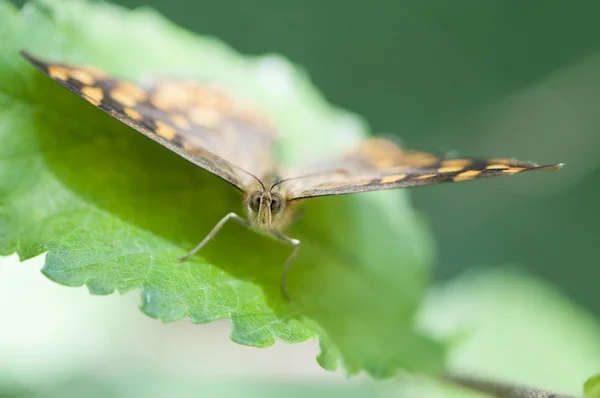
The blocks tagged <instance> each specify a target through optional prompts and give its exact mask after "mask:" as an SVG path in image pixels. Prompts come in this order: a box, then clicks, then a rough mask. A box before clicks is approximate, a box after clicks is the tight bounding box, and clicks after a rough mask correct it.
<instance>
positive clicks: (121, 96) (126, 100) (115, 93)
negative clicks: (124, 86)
mask: <svg viewBox="0 0 600 398" xmlns="http://www.w3.org/2000/svg"><path fill="white" fill-rule="evenodd" d="M110 96H111V98H112V99H114V100H115V101H117V102H118V103H120V104H121V105H124V106H129V107H132V106H135V105H136V104H137V101H136V99H135V98H133V97H131V96H129V95H127V93H124V92H123V91H120V90H118V89H116V90H112V91H111V92H110Z"/></svg>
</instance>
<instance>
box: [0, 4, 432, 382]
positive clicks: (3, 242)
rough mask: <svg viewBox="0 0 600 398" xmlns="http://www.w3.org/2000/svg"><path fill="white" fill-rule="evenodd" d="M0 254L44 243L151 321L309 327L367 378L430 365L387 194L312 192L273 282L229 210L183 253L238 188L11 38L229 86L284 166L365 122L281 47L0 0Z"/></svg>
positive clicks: (113, 66) (155, 22) (289, 334)
mask: <svg viewBox="0 0 600 398" xmlns="http://www.w3.org/2000/svg"><path fill="white" fill-rule="evenodd" d="M0 33H1V36H0V51H1V52H2V54H3V58H2V60H1V61H0V254H9V253H12V252H15V251H16V252H18V254H19V256H20V258H21V259H27V258H31V257H33V256H35V255H38V254H40V253H43V252H47V253H48V254H47V257H46V264H45V266H44V269H43V272H44V273H45V275H46V276H48V277H49V278H51V279H52V280H54V281H56V282H58V283H61V284H64V285H68V286H81V285H84V284H85V285H86V286H87V287H88V289H89V290H90V292H92V293H93V294H109V293H112V292H113V291H115V290H116V291H119V292H121V293H122V292H126V291H130V290H132V289H140V291H141V297H142V305H141V309H142V310H143V311H144V312H145V313H146V314H148V315H149V316H151V317H154V318H157V319H160V320H162V321H165V322H168V321H174V320H177V319H181V318H184V317H186V316H187V317H189V318H190V319H191V320H192V321H193V322H196V323H205V322H210V321H212V320H215V319H221V318H231V321H232V328H233V331H232V339H233V340H234V341H236V342H238V343H241V344H247V345H252V346H256V347H265V346H268V345H271V344H273V343H274V342H275V341H276V340H281V341H284V342H288V343H292V342H300V341H305V340H307V339H311V338H315V337H317V336H318V337H319V338H320V341H321V349H322V352H321V354H320V356H319V362H320V364H321V365H322V366H323V367H324V368H326V369H335V368H336V366H337V364H338V362H339V361H341V362H343V364H344V366H345V368H346V370H347V372H348V373H351V374H352V373H355V372H358V371H361V370H366V371H367V372H368V373H369V374H371V375H373V376H375V377H385V376H391V375H393V374H394V373H395V372H396V370H397V369H405V370H411V371H420V372H437V371H439V369H440V368H441V364H442V356H443V355H442V354H443V353H442V350H441V348H440V346H439V345H438V344H437V343H435V342H434V341H433V340H431V339H430V338H428V337H427V336H425V335H423V334H422V333H421V332H420V331H419V330H418V329H417V328H416V327H415V326H414V322H413V318H414V315H415V312H416V309H417V307H418V305H419V302H420V300H421V297H422V295H423V290H424V287H425V286H426V284H427V282H428V275H429V268H430V264H431V262H432V255H431V253H432V251H433V250H432V245H431V242H430V237H429V233H428V231H427V229H426V228H425V227H424V225H423V224H422V223H421V221H420V220H419V219H418V217H417V216H416V215H415V214H414V212H413V211H412V210H411V208H410V205H409V203H408V202H407V198H406V196H404V194H403V193H401V192H385V193H373V194H365V195H358V196H356V197H352V196H350V197H341V198H323V199H315V200H313V201H309V202H308V203H307V204H306V206H305V209H306V211H307V213H306V216H305V217H303V218H302V219H301V220H300V221H299V222H298V223H297V224H296V225H295V226H294V227H293V228H292V230H291V231H289V234H290V235H291V236H293V237H296V238H299V239H300V240H301V241H302V248H301V250H300V255H299V256H298V258H297V261H296V262H295V263H294V266H293V268H292V270H291V273H290V275H289V285H288V288H289V291H290V294H291V296H292V302H291V303H290V304H287V303H286V302H285V300H283V298H282V297H281V294H280V292H279V287H278V283H279V278H280V275H281V271H282V265H283V262H284V260H285V258H286V257H287V255H289V248H288V247H285V246H282V245H281V244H279V243H278V242H275V241H273V240H270V239H268V238H265V237H262V236H259V235H258V234H256V233H254V232H252V231H249V230H247V229H245V228H243V227H241V226H239V225H236V224H235V223H231V224H229V225H227V226H226V227H225V228H224V229H223V230H222V231H221V232H220V233H219V235H218V237H217V239H215V240H214V241H212V242H211V243H210V244H209V245H208V246H207V247H206V248H204V249H203V250H202V252H201V253H199V254H198V255H197V256H195V257H194V258H193V259H192V260H190V261H188V262H185V263H182V264H180V263H177V261H176V259H177V258H178V257H179V256H181V255H182V254H184V253H186V252H187V251H189V250H190V249H191V248H192V247H194V246H195V245H196V244H197V243H198V241H199V240H200V239H202V238H203V237H204V236H205V235H206V233H207V232H208V231H209V230H210V229H211V228H212V227H213V226H214V225H215V223H216V222H217V221H218V220H219V219H220V218H221V217H223V216H224V215H225V214H227V213H228V212H231V211H236V212H239V211H241V209H242V206H241V204H240V197H239V194H238V193H237V191H236V190H235V189H233V188H232V187H231V186H229V185H227V184H226V183H224V182H222V181H221V180H219V179H218V178H216V177H214V176H212V175H211V174H209V173H207V172H205V171H203V170H200V169H199V168H197V167H195V166H193V165H192V164H190V163H188V162H186V161H185V160H183V159H181V158H179V157H178V156H176V155H175V154H173V153H171V152H169V151H168V150H166V149H165V148H162V147H161V146H159V145H157V144H156V143H154V142H151V141H150V140H148V139H147V138H145V137H144V136H142V135H141V134H139V133H137V132H135V131H133V130H131V129H129V128H127V127H126V126H124V125H122V124H121V123H120V122H118V121H116V120H114V119H112V118H110V117H109V116H108V115H105V114H103V113H102V112H101V111H99V110H97V109H95V108H93V107H92V106H90V105H89V104H87V103H85V102H84V101H82V100H81V99H79V98H77V97H76V96H74V95H72V94H71V93H69V92H68V91H67V90H65V89H63V88H61V87H59V86H58V85H57V84H56V83H54V82H52V81H50V80H49V79H48V78H46V77H45V76H43V75H42V74H41V73H39V72H37V71H36V70H34V69H33V68H32V67H30V66H29V65H28V64H27V63H26V62H24V61H23V60H22V59H21V58H20V57H19V55H18V54H17V51H18V50H19V49H22V48H25V49H27V50H29V51H30V52H32V53H33V54H35V55H38V56H41V57H44V58H52V59H55V60H61V61H67V62H72V63H86V64H91V65H94V66H96V67H99V68H101V69H104V70H106V71H107V72H109V73H112V74H116V75H118V76H122V77H126V78H130V79H134V80H135V79H141V78H148V77H150V76H165V75H171V76H182V77H187V78H194V79H199V80H203V81H211V82H216V83H218V84H221V85H225V86H226V87H227V88H228V89H230V90H231V91H232V92H234V93H236V94H237V95H239V96H240V97H242V98H244V99H246V100H248V101H251V102H253V103H256V104H260V105H261V107H262V108H263V109H264V110H266V111H267V112H268V113H269V114H270V115H272V116H273V118H274V119H275V121H276V123H277V125H278V127H279V128H280V130H281V133H282V136H283V140H282V144H281V155H282V158H283V160H284V161H286V162H290V163H293V162H295V161H298V160H299V159H302V157H303V156H306V155H307V154H311V155H314V154H317V153H319V154H327V153H328V151H331V150H332V148H336V149H338V150H339V149H340V148H341V147H342V146H348V145H350V144H351V143H352V142H354V141H356V140H357V139H360V138H361V137H362V136H364V135H365V131H366V127H365V125H364V123H363V122H361V121H360V119H358V118H357V117H355V116H353V115H351V114H348V113H346V112H342V111H340V110H337V109H334V108H332V107H331V106H330V105H328V104H327V103H326V102H325V101H324V100H323V98H322V96H321V95H320V94H319V93H318V92H317V91H316V90H315V89H314V88H313V87H312V86H311V85H310V83H309V82H308V80H307V78H306V76H305V75H304V74H303V73H302V72H300V71H299V70H298V69H297V68H295V67H293V66H292V65H290V64H289V63H288V62H287V61H286V60H285V59H283V58H281V57H278V56H267V57H260V58H250V57H243V56H241V55H239V54H237V53H235V52H234V51H232V50H231V49H229V48H228V47H226V46H225V45H224V44H222V43H220V42H218V41H216V40H215V39H207V38H201V37H197V36H194V35H192V34H190V33H188V32H186V31H184V30H182V29H181V28H179V27H177V26H174V25H173V24H172V23H170V22H168V21H166V20H165V19H163V18H162V17H161V16H160V15H158V14H157V13H155V12H154V11H153V10H149V9H139V10H135V11H126V10H124V9H122V8H119V7H116V6H112V5H109V4H106V3H92V2H86V1H76V0H75V1H69V2H66V1H65V2H62V1H59V0H48V1H38V2H36V3H29V4H27V5H26V6H25V7H24V8H23V9H22V10H21V11H20V12H16V11H15V10H14V9H13V8H12V7H11V6H10V5H9V4H8V3H6V1H4V0H0Z"/></svg>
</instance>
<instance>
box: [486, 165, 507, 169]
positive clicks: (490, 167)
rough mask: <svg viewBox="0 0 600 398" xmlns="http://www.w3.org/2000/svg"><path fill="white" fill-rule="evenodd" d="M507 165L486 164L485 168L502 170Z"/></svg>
mask: <svg viewBox="0 0 600 398" xmlns="http://www.w3.org/2000/svg"><path fill="white" fill-rule="evenodd" d="M508 168H509V167H508V166H507V165H505V164H490V165H488V166H486V169H487V170H503V169H508Z"/></svg>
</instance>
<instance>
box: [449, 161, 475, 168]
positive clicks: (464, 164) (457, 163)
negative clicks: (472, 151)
mask: <svg viewBox="0 0 600 398" xmlns="http://www.w3.org/2000/svg"><path fill="white" fill-rule="evenodd" d="M472 163H473V161H472V160H471V159H447V160H444V161H442V166H443V167H461V168H465V167H467V166H470V165H471V164H472Z"/></svg>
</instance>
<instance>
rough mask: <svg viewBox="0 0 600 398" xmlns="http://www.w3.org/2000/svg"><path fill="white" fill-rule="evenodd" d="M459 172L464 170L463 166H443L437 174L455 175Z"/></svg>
mask: <svg viewBox="0 0 600 398" xmlns="http://www.w3.org/2000/svg"><path fill="white" fill-rule="evenodd" d="M461 170H464V167H463V166H444V167H440V168H439V169H438V173H456V172H457V171H461Z"/></svg>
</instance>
